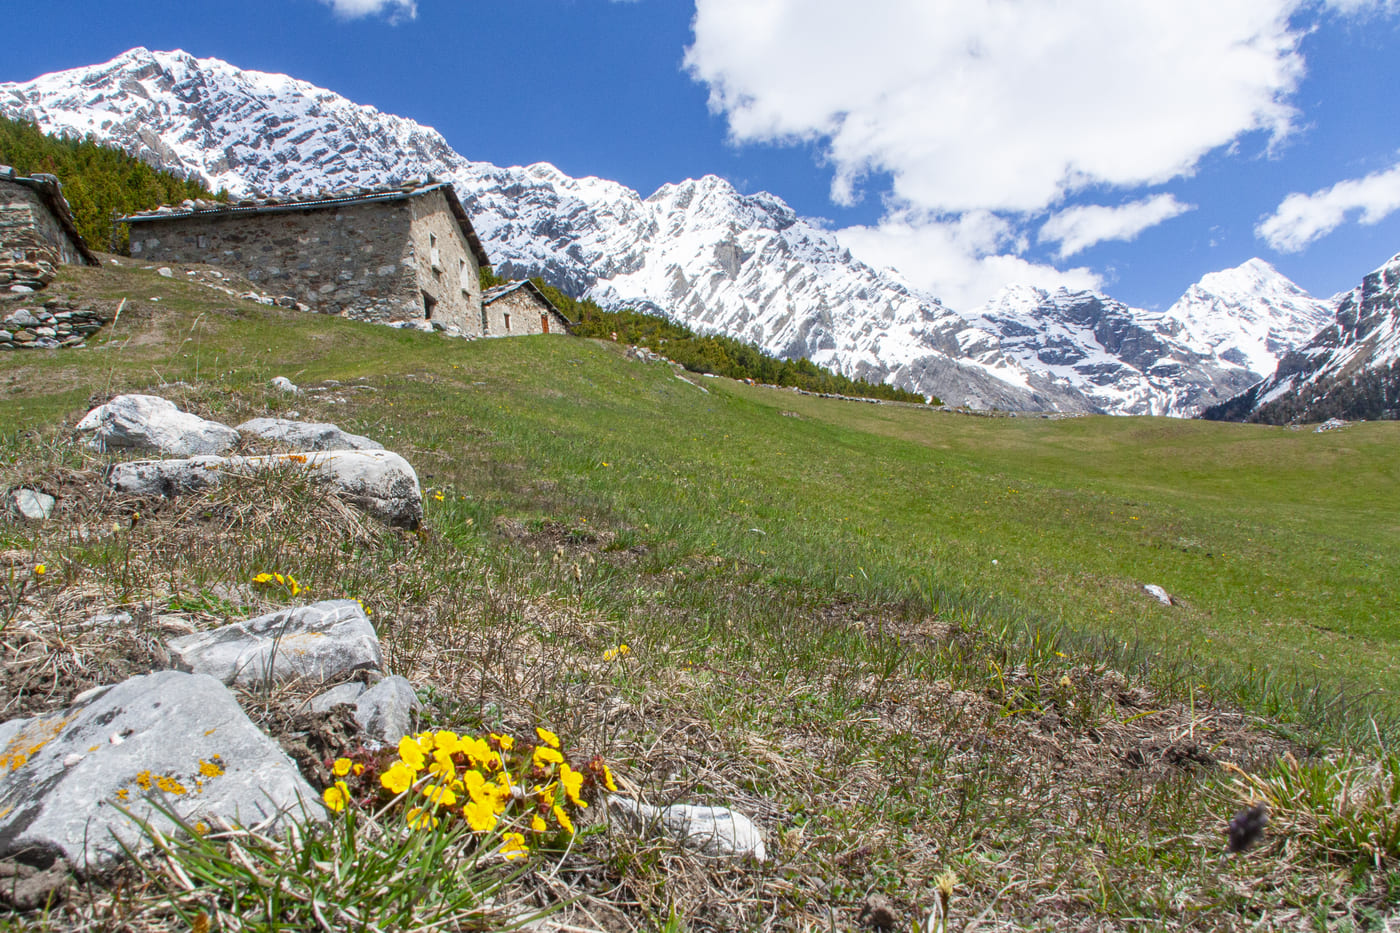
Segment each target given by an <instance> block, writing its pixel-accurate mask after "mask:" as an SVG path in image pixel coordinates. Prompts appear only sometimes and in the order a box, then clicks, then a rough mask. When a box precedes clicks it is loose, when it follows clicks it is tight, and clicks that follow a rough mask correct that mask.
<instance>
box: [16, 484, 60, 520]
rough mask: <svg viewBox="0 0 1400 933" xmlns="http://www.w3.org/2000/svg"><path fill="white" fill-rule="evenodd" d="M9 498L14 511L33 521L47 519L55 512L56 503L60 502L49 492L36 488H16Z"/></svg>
mask: <svg viewBox="0 0 1400 933" xmlns="http://www.w3.org/2000/svg"><path fill="white" fill-rule="evenodd" d="M9 499H10V508H11V509H13V510H14V513H15V514H16V515H18V516H19V517H20V518H23V519H25V520H26V521H31V522H42V521H47V520H48V517H49V516H50V515H52V514H53V507H54V504H55V503H57V502H58V500H57V499H55V498H54V497H53V496H51V495H49V494H48V493H43V492H39V491H38V490H35V489H16V490H14V491H13V492H11V493H10V496H9Z"/></svg>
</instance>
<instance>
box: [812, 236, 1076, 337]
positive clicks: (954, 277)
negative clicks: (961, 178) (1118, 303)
mask: <svg viewBox="0 0 1400 933" xmlns="http://www.w3.org/2000/svg"><path fill="white" fill-rule="evenodd" d="M836 235H837V237H838V238H839V239H840V240H841V242H842V243H843V244H845V245H846V246H847V247H848V248H849V249H850V250H851V252H852V253H854V254H855V255H856V257H857V258H859V259H860V260H861V261H862V262H866V263H869V264H870V265H872V266H875V267H877V268H886V267H888V268H893V269H896V270H898V271H899V272H900V273H901V274H902V275H903V276H904V278H905V279H906V280H908V281H909V283H910V284H911V285H913V286H914V287H916V288H919V289H922V290H923V291H926V292H928V293H930V294H932V295H935V296H937V297H938V298H939V299H940V300H941V301H942V302H943V303H944V304H945V305H947V306H948V307H950V308H952V309H953V310H955V311H964V312H966V311H971V310H972V309H973V308H975V307H977V306H978V305H981V304H982V303H984V302H985V301H986V300H987V299H988V298H990V297H991V296H992V295H993V294H994V293H996V292H997V291H999V290H1000V289H1001V288H1002V287H1003V286H1005V285H1007V284H1010V283H1013V282H1014V283H1020V284H1026V285H1038V286H1040V287H1042V288H1051V289H1053V288H1056V287H1058V286H1061V285H1063V286H1065V287H1066V288H1072V289H1076V288H1098V287H1100V286H1101V285H1102V284H1103V283H1102V279H1101V278H1100V277H1099V276H1098V275H1096V274H1094V273H1093V272H1091V271H1090V270H1089V269H1085V268H1075V269H1069V270H1065V271H1061V270H1059V269H1056V268H1054V267H1053V266H1047V265H1040V264H1036V263H1032V262H1029V261H1027V260H1025V259H1023V258H1021V257H1020V256H1018V255H1015V253H1016V252H1019V251H1021V250H1024V249H1025V247H1026V242H1025V238H1024V237H1023V236H1020V235H1018V234H1017V232H1016V231H1015V229H1014V228H1013V226H1012V225H1011V224H1010V223H1008V222H1007V221H1006V220H1004V219H1003V218H1000V217H997V216H996V215H994V214H991V213H989V212H987V211H971V212H968V213H965V214H963V215H961V216H959V217H956V218H937V217H928V216H920V215H918V214H917V213H915V212H909V211H900V212H895V213H893V214H891V215H889V216H887V217H885V218H884V219H883V220H882V221H881V222H880V224H879V225H878V226H873V227H847V228H846V229H844V230H840V231H838V232H837V234H836Z"/></svg>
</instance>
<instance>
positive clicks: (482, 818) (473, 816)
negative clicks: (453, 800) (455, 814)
mask: <svg viewBox="0 0 1400 933" xmlns="http://www.w3.org/2000/svg"><path fill="white" fill-rule="evenodd" d="M462 816H464V817H466V818H467V825H468V826H470V827H471V828H472V831H473V832H478V833H489V832H490V831H491V830H493V829H495V828H496V810H495V808H494V807H493V806H492V805H491V804H490V803H484V804H483V803H478V802H477V801H475V800H473V801H472V802H471V803H469V804H467V805H466V806H464V807H462Z"/></svg>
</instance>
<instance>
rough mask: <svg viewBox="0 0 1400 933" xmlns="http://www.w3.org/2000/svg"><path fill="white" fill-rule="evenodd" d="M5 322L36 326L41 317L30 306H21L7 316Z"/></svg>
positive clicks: (19, 325) (15, 324)
mask: <svg viewBox="0 0 1400 933" xmlns="http://www.w3.org/2000/svg"><path fill="white" fill-rule="evenodd" d="M5 323H6V324H13V325H14V326H15V327H36V326H38V324H39V319H38V318H37V317H35V316H34V312H32V311H30V310H29V309H28V308H20V309H19V310H18V311H15V312H14V313H13V314H11V315H10V316H9V317H7V318H5Z"/></svg>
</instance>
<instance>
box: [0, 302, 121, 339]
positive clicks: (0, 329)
mask: <svg viewBox="0 0 1400 933" xmlns="http://www.w3.org/2000/svg"><path fill="white" fill-rule="evenodd" d="M106 323H107V317H106V315H105V314H104V313H103V312H101V311H98V310H96V309H94V308H75V307H71V306H69V305H66V304H62V303H60V302H58V301H55V300H52V299H51V300H49V301H47V302H45V303H44V306H43V307H41V308H17V309H16V310H14V311H12V312H10V313H9V314H8V315H6V317H5V319H4V322H3V323H0V351H4V350H56V349H58V348H59V347H78V346H82V344H83V343H84V342H85V341H86V340H87V339H88V337H91V336H92V335H93V334H95V333H97V332H98V331H99V330H101V329H102V326H103V325H104V324H106Z"/></svg>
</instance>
